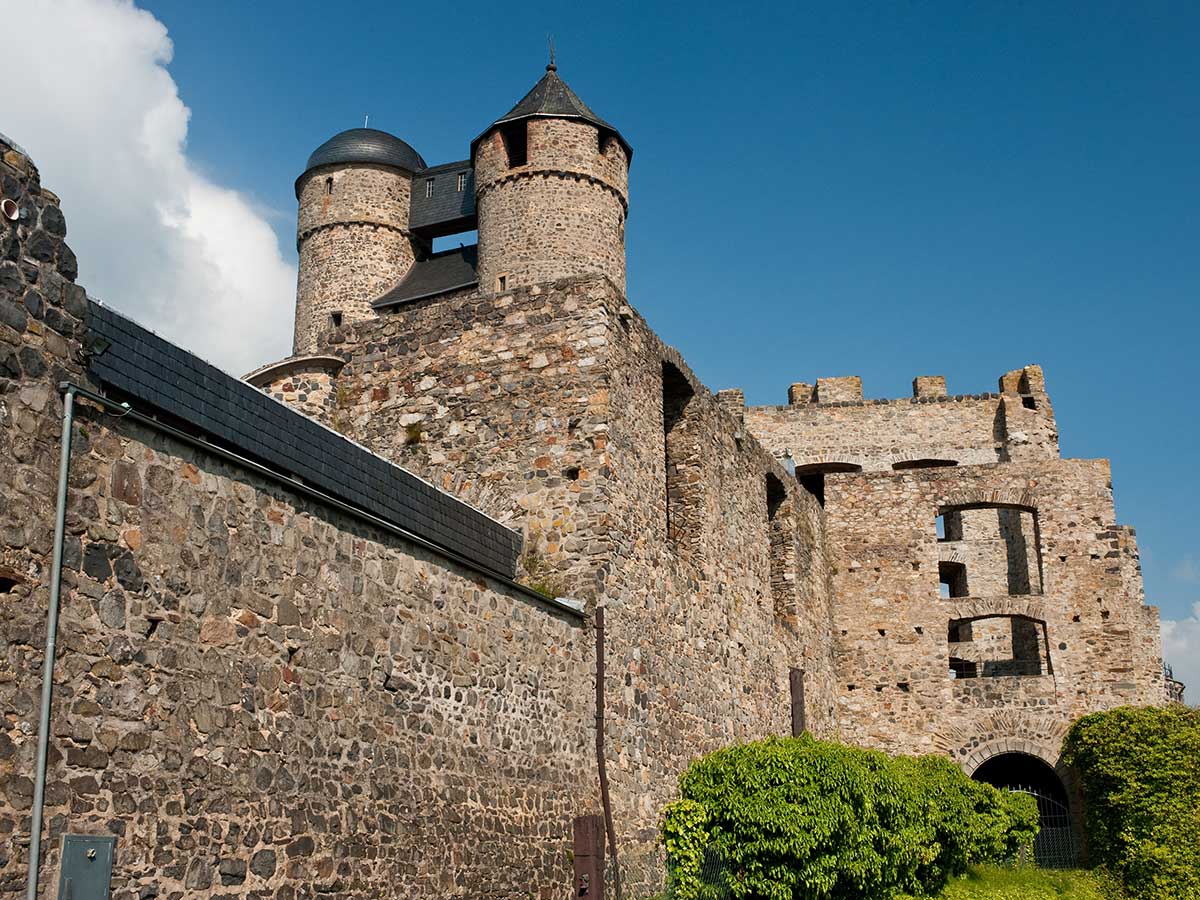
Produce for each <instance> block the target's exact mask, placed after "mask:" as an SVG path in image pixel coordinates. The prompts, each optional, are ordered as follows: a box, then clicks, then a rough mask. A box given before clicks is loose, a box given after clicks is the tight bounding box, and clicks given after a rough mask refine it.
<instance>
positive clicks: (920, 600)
mask: <svg viewBox="0 0 1200 900" xmlns="http://www.w3.org/2000/svg"><path fill="white" fill-rule="evenodd" d="M1110 485H1111V482H1110V473H1109V469H1108V463H1107V462H1106V461H1104V460H1043V461H1039V462H1031V463H1016V462H1010V463H1003V464H993V465H988V466H965V467H957V468H938V469H920V470H912V471H908V472H903V473H885V472H878V473H862V474H854V473H848V474H839V475H831V476H828V477H827V480H826V488H825V490H826V504H825V516H826V523H827V528H828V540H829V544H830V552H831V553H832V554H833V556H834V566H835V574H834V593H835V596H836V598H837V599H836V602H835V603H834V607H833V609H834V622H835V628H836V630H837V637H838V656H837V659H838V675H839V678H840V682H839V689H840V692H841V697H840V707H841V709H840V713H841V715H840V720H841V727H842V732H843V734H844V735H845V736H846V737H847V738H848V739H850V740H853V741H855V742H857V743H862V744H866V745H869V746H874V747H880V748H883V749H886V750H890V751H893V752H908V753H911V752H930V751H940V752H945V753H948V754H950V755H951V756H953V757H955V758H956V759H959V760H963V759H965V758H967V757H968V756H969V755H970V754H971V753H972V752H973V751H974V750H975V748H977V747H978V746H980V745H982V744H984V743H986V742H989V741H993V740H1001V739H1003V738H1005V737H1014V738H1015V737H1028V736H1030V735H1036V734H1042V735H1053V736H1055V738H1054V741H1056V740H1057V736H1061V734H1063V733H1065V731H1066V729H1067V727H1068V726H1069V725H1070V723H1071V722H1072V721H1073V720H1074V719H1075V718H1076V717H1078V716H1080V715H1082V714H1084V713H1087V712H1091V711H1094V710H1097V709H1106V708H1109V707H1113V706H1119V705H1122V704H1129V703H1132V704H1140V703H1161V702H1162V700H1161V698H1162V693H1163V680H1162V671H1161V648H1160V646H1159V637H1158V629H1157V627H1156V625H1155V624H1152V623H1156V621H1157V610H1155V609H1154V608H1153V607H1146V606H1144V605H1143V597H1142V593H1141V587H1140V574H1139V564H1138V559H1137V549H1136V545H1135V543H1134V540H1133V535H1132V533H1131V531H1130V529H1127V528H1123V527H1121V526H1117V525H1115V524H1114V523H1113V518H1114V516H1113V506H1112V490H1111V486H1110ZM989 504H991V505H994V506H998V507H1000V508H1001V510H1000V511H1004V510H1007V509H1014V510H1015V509H1020V510H1026V511H1028V512H1029V513H1030V514H1033V515H1036V520H1037V535H1038V540H1039V544H1038V546H1037V548H1036V549H1037V550H1038V551H1039V553H1040V557H1041V568H1042V577H1043V579H1044V587H1043V590H1042V591H1041V592H1040V593H1033V592H1029V591H1024V592H1010V591H1008V590H1006V589H1005V584H1004V582H1003V581H998V580H993V581H991V582H990V583H989V582H986V581H985V582H982V583H981V582H978V581H976V582H972V575H971V571H972V567H973V566H975V565H976V562H975V560H976V559H977V558H978V556H982V555H983V554H985V553H987V552H988V551H989V550H990V551H993V552H995V553H998V554H1003V553H1004V552H1005V549H1006V547H1005V544H1004V542H1003V541H995V540H989V541H983V542H978V543H977V544H976V547H975V550H976V554H977V555H978V556H972V555H970V554H968V555H966V556H964V557H962V558H963V559H965V564H966V565H967V580H968V583H969V584H972V591H971V596H969V597H953V598H943V597H940V596H939V585H938V563H939V562H940V561H942V560H944V559H945V557H946V552H947V542H945V541H939V540H938V537H937V532H936V524H935V523H936V516H937V514H938V513H939V512H942V511H945V510H948V509H963V508H966V509H967V510H968V511H970V512H971V513H972V514H974V515H976V516H979V515H980V514H983V513H987V514H990V515H991V516H992V517H993V521H995V517H996V516H997V515H998V510H997V509H996V508H991V509H978V508H977V507H981V506H987V505H989ZM969 537H970V534H969V533H968V538H969ZM967 543H970V541H968V542H967ZM1021 546H1023V547H1024V546H1027V545H1026V544H1025V543H1024V541H1022V544H1021ZM1005 569H1006V564H1005V563H1003V562H1002V561H1001V562H999V563H994V564H993V571H997V572H1004V571H1005ZM976 584H981V588H980V590H979V591H978V592H977V591H976V590H975V588H974V586H975V585H976ZM997 588H1000V590H999V591H997ZM992 616H1016V617H1019V618H1017V619H1013V620H1011V623H1010V621H1009V620H1006V619H996V618H985V617H992ZM961 620H974V621H977V624H976V626H975V628H974V629H973V630H974V631H975V634H974V635H972V639H971V640H970V641H964V642H963V643H962V644H957V643H951V641H950V638H951V637H952V636H953V635H951V634H949V633H948V626H949V624H950V623H951V622H953V621H961ZM1030 620H1031V621H1032V622H1034V623H1037V628H1036V629H1031V628H1030V627H1029V625H1028V624H1027V623H1028V622H1029V621H1030ZM997 623H1001V625H1002V628H1007V629H1008V631H1007V632H1006V635H997V634H996V633H993V632H994V631H995V626H996V624H997ZM1021 623H1026V624H1024V625H1022V624H1021ZM989 634H990V639H989ZM1005 641H1007V642H1008V643H1007V647H1003V646H1002V645H1003V644H1004V642H1005ZM1022 641H1024V642H1025V644H1026V646H1024V647H1022ZM1030 642H1033V643H1034V645H1035V649H1033V650H1030V648H1029V646H1028V644H1029V643H1030ZM968 643H969V644H972V645H974V646H972V647H970V648H968V647H967V644H968ZM969 652H973V653H975V654H976V655H980V656H988V658H991V659H996V658H998V657H1007V658H1009V659H1011V658H1013V657H1014V656H1015V655H1024V656H1025V657H1026V658H1028V657H1029V655H1030V654H1031V653H1032V654H1033V655H1034V656H1041V655H1042V654H1043V653H1045V652H1048V660H1047V661H1046V663H1045V666H1044V668H1043V669H1042V672H1043V674H1036V673H1035V674H1029V675H1009V674H997V676H996V677H983V672H984V669H983V667H981V669H980V677H976V678H955V677H952V675H951V672H950V663H949V658H950V656H952V655H955V656H959V657H960V658H964V653H969ZM989 654H990V655H989ZM1017 668H1020V667H1014V666H1010V667H1009V670H1012V671H1015V670H1016V669H1017ZM993 671H994V672H996V673H1001V672H1002V671H1008V670H1005V669H1004V667H1003V666H999V667H994V668H993ZM1018 712H1019V715H1018V714H1017V713H1018ZM998 715H999V716H1001V717H1000V718H997V716H998ZM1054 741H1052V743H1054ZM1054 746H1055V747H1057V743H1054ZM1049 761H1050V762H1051V763H1053V762H1054V760H1053V759H1052V760H1049Z"/></svg>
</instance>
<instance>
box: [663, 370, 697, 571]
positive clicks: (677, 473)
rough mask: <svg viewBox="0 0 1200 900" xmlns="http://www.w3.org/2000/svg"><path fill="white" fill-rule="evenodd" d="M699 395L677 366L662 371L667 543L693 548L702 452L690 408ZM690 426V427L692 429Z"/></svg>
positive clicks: (695, 534)
mask: <svg viewBox="0 0 1200 900" xmlns="http://www.w3.org/2000/svg"><path fill="white" fill-rule="evenodd" d="M693 396H695V391H694V390H693V389H692V386H691V383H690V382H688V380H687V378H685V377H684V375H683V373H682V372H680V371H679V369H677V368H676V367H675V366H674V365H672V364H671V363H669V362H664V363H663V367H662V409H663V449H664V450H665V455H666V459H665V463H664V464H665V468H666V482H667V507H666V526H667V527H666V531H667V540H668V541H669V542H671V543H672V544H673V545H674V546H676V547H677V548H684V547H687V548H690V547H691V546H693V545H694V544H695V542H696V541H697V539H698V538H699V534H698V532H699V525H700V521H701V520H700V502H701V495H700V479H699V478H698V477H696V476H697V475H698V473H699V469H700V448H699V447H698V446H697V439H696V434H695V433H694V432H695V429H696V424H695V423H694V421H693V419H694V415H691V414H689V413H690V410H689V404H690V403H691V400H692V397H693ZM689 426H690V427H689Z"/></svg>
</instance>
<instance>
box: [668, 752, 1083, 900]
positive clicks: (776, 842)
mask: <svg viewBox="0 0 1200 900" xmlns="http://www.w3.org/2000/svg"><path fill="white" fill-rule="evenodd" d="M679 787H680V799H679V800H677V801H675V802H673V803H671V804H670V805H668V806H667V808H666V809H665V810H664V811H663V822H662V840H663V845H664V847H665V848H666V852H667V868H668V884H669V896H670V897H671V898H673V900H717V898H724V897H735V898H747V900H760V898H761V900H842V898H845V900H851V898H853V900H892V898H895V897H897V896H898V895H900V892H901V891H908V892H909V893H912V894H916V895H918V896H929V895H934V894H936V893H937V892H938V891H940V890H941V889H942V888H943V887H945V886H946V884H947V883H948V882H949V880H950V879H951V878H952V877H954V876H956V875H958V874H960V873H962V872H964V871H966V869H967V866H968V865H969V864H972V863H980V862H990V861H1000V860H1004V859H1008V858H1012V857H1013V856H1015V855H1016V854H1017V853H1018V851H1019V850H1020V849H1021V848H1023V847H1025V846H1028V844H1029V843H1031V842H1032V840H1033V837H1034V835H1035V833H1036V830H1037V807H1036V804H1035V802H1034V801H1033V799H1032V798H1031V797H1028V796H1025V795H1020V794H1010V793H1008V792H1005V791H1000V790H997V789H996V788H994V787H992V786H990V785H986V784H980V783H977V782H974V781H971V780H970V779H969V778H967V777H966V775H964V774H963V773H962V771H961V770H960V769H959V768H958V767H957V766H955V765H954V764H953V763H951V762H950V761H949V760H947V759H944V758H942V757H921V758H917V759H913V758H898V759H893V758H891V757H888V756H886V755H885V754H883V753H878V752H875V751H869V750H860V749H857V748H854V747H846V746H842V745H840V744H834V743H829V742H826V741H818V740H815V739H814V738H812V737H809V736H804V737H800V738H769V739H767V740H765V741H758V742H756V743H752V744H742V745H738V746H734V747H728V748H725V749H723V750H718V751H716V752H715V753H711V754H709V755H708V756H705V757H703V758H701V759H699V760H696V761H695V762H694V763H692V764H691V765H690V766H689V767H688V769H687V771H686V772H684V774H683V775H682V776H681V778H680V781H679ZM1085 896H1086V895H1085Z"/></svg>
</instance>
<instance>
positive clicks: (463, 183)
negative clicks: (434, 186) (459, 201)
mask: <svg viewBox="0 0 1200 900" xmlns="http://www.w3.org/2000/svg"><path fill="white" fill-rule="evenodd" d="M466 189H467V173H466V172H459V173H458V192H459V193H460V194H461V193H462V192H463V191H465V190H466Z"/></svg>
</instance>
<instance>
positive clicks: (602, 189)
mask: <svg viewBox="0 0 1200 900" xmlns="http://www.w3.org/2000/svg"><path fill="white" fill-rule="evenodd" d="M513 127H516V128H524V129H526V133H527V145H528V156H527V160H526V162H525V164H524V165H518V166H510V165H509V154H508V151H507V149H506V147H505V143H504V140H503V138H502V136H501V133H500V131H493V132H492V133H491V134H490V135H488V136H487V137H485V138H484V139H483V140H482V141H480V142H479V144H478V146H477V148H476V151H475V193H476V208H477V210H478V219H479V285H480V288H481V290H483V291H496V290H501V287H500V285H499V283H498V277H499V276H500V275H504V276H506V287H507V288H513V287H528V286H529V285H533V284H537V283H541V282H548V281H554V280H556V279H560V278H567V277H573V276H579V275H587V274H598V275H604V276H606V277H607V278H608V279H609V280H611V281H612V282H613V283H614V284H616V285H617V286H618V287H619V288H620V289H621V290H624V287H625V217H626V212H627V209H628V202H629V201H628V193H629V190H628V167H629V161H628V159H627V158H626V156H625V151H624V149H623V148H622V147H621V145H620V144H619V143H618V142H617V141H615V140H608V141H606V142H605V144H604V146H603V147H601V145H600V140H599V138H600V133H599V131H597V129H596V128H595V127H594V126H592V125H589V124H586V123H583V122H573V121H568V120H563V119H531V120H529V121H527V122H520V123H516V125H515V126H513Z"/></svg>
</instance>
